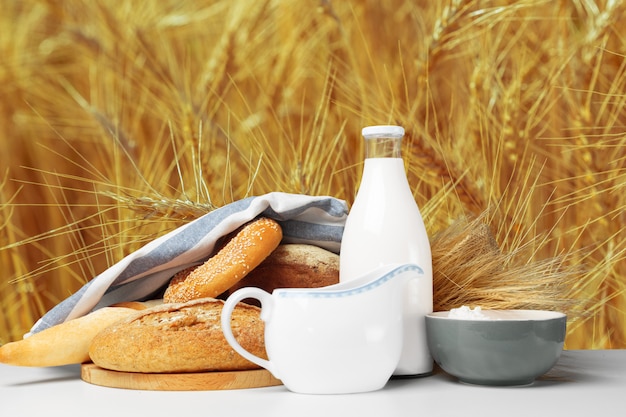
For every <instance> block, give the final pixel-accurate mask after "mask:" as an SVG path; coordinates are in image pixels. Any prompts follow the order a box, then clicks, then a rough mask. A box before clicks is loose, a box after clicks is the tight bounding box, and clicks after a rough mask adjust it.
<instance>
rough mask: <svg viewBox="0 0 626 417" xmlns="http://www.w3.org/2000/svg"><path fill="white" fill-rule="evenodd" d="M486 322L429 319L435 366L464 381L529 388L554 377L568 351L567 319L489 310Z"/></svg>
mask: <svg viewBox="0 0 626 417" xmlns="http://www.w3.org/2000/svg"><path fill="white" fill-rule="evenodd" d="M482 313H483V315H484V316H486V319H484V318H480V319H476V318H471V319H468V318H453V317H448V315H449V312H447V311H443V312H437V313H431V314H428V315H427V316H426V334H427V338H428V347H429V349H430V353H431V355H432V356H433V359H434V360H435V362H436V363H437V364H438V365H439V366H440V367H441V368H442V369H443V370H444V371H445V372H447V373H449V374H450V375H453V376H455V377H457V378H458V379H459V380H460V381H462V382H465V383H469V384H478V385H501V386H511V385H528V384H531V383H533V382H534V381H535V379H536V378H537V377H539V376H541V375H543V374H545V373H546V372H548V371H549V370H550V369H551V368H552V367H553V366H554V365H555V363H556V361H557V360H558V358H559V356H560V355H561V352H562V351H563V342H564V341H565V330H566V321H567V320H566V319H567V318H566V316H565V314H563V313H559V312H553V311H542V310H483V311H482Z"/></svg>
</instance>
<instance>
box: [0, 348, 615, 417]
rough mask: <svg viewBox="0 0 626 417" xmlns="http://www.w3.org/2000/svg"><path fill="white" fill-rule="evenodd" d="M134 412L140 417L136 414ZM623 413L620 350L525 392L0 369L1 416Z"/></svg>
mask: <svg viewBox="0 0 626 417" xmlns="http://www.w3.org/2000/svg"><path fill="white" fill-rule="evenodd" d="M137 413H141V414H137ZM129 415H141V416H148V417H155V416H168V417H185V416H247V417H256V416H274V417H280V416H309V415H311V416H313V415H315V416H323V417H331V416H336V415H344V416H346V417H353V416H354V417H359V416H381V417H395V416H429V417H431V416H432V417H435V416H453V417H473V416H480V417H486V416H518V415H519V416H531V415H532V416H555V417H556V416H596V415H603V416H622V415H626V350H576V351H564V352H563V354H562V356H561V358H560V360H559V362H558V363H557V365H556V366H555V367H554V368H553V369H552V370H551V371H550V372H549V373H548V374H547V375H545V376H544V377H542V378H540V379H538V380H537V381H535V383H534V384H533V385H531V386H527V387H508V388H503V387H481V386H471V385H466V384H462V383H459V382H457V380H456V379H454V378H452V377H450V376H449V375H447V374H445V373H443V372H442V371H441V370H438V371H436V372H435V373H434V374H433V375H431V376H428V377H423V378H413V379H392V380H391V381H389V382H388V383H387V385H386V386H385V388H384V389H382V390H379V391H375V392H370V393H364V394H351V395H303V394H294V393H292V392H289V391H287V390H286V389H285V387H283V386H277V387H267V388H255V389H245V390H228V391H184V392H181V391H139V390H125V389H118V388H107V387H100V386H96V385H91V384H88V383H86V382H84V381H82V380H81V379H80V367H79V366H63V367H54V368H24V367H14V366H7V365H0V416H2V417H4V416H45V417H50V416H89V417H97V416H109V417H112V416H115V417H124V416H129Z"/></svg>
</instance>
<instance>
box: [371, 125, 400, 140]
mask: <svg viewBox="0 0 626 417" xmlns="http://www.w3.org/2000/svg"><path fill="white" fill-rule="evenodd" d="M361 134H362V135H363V137H364V138H365V139H373V138H401V137H403V136H404V128H403V127H402V126H392V125H384V126H367V127H364V128H363V130H361Z"/></svg>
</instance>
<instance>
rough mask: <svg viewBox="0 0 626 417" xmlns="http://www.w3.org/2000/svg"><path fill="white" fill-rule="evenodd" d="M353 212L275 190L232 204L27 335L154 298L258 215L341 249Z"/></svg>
mask: <svg viewBox="0 0 626 417" xmlns="http://www.w3.org/2000/svg"><path fill="white" fill-rule="evenodd" d="M347 215H348V208H347V205H346V203H345V202H344V201H343V200H338V199H336V198H333V197H328V196H309V195H302V194H288V193H280V192H273V193H269V194H265V195H261V196H255V197H248V198H245V199H242V200H238V201H235V202H233V203H231V204H227V205H225V206H223V207H221V208H218V209H216V210H214V211H211V212H209V213H207V214H206V215H204V216H202V217H199V218H198V219H196V220H194V221H192V222H190V223H187V224H185V225H183V226H181V227H179V228H177V229H175V230H173V231H171V232H169V233H167V234H165V235H163V236H161V237H159V238H157V239H155V240H153V241H151V242H149V243H148V244H146V245H145V246H143V247H142V248H140V249H138V250H137V251H135V252H133V253H131V254H129V255H128V256H126V257H125V258H123V259H122V260H120V261H119V262H117V263H116V264H114V265H112V266H111V267H109V268H108V269H106V270H105V271H104V272H102V273H101V274H99V275H97V276H96V277H95V278H93V279H92V280H90V281H89V282H87V283H86V284H85V285H84V286H83V287H82V288H80V289H79V290H78V291H77V292H76V293H74V294H72V295H71V296H70V297H68V298H66V299H65V300H63V301H62V302H61V303H59V304H58V305H56V306H55V307H54V308H52V309H51V310H50V311H48V312H47V313H46V314H45V315H44V316H43V317H42V318H41V319H39V320H38V321H37V323H35V324H34V325H33V327H32V328H31V330H30V332H29V333H28V334H26V335H25V337H28V336H29V335H31V334H34V333H37V332H40V331H42V330H44V329H47V328H49V327H51V326H54V325H56V324H59V323H63V322H65V321H67V320H71V319H74V318H77V317H81V316H83V315H85V314H87V313H89V312H91V311H93V310H97V309H98V308H102V307H106V306H109V305H112V304H115V303H118V302H122V301H137V300H148V299H150V298H151V297H153V296H154V295H155V294H157V293H159V292H160V290H161V289H162V288H163V287H164V286H165V285H167V283H168V282H169V280H170V278H171V277H172V276H173V275H174V274H175V273H176V272H178V271H180V270H182V269H184V268H187V267H190V266H193V265H200V264H201V263H203V262H204V261H206V259H208V257H209V256H210V255H211V253H212V252H213V249H214V247H215V244H216V242H217V241H218V240H219V239H220V238H221V237H222V236H225V235H227V234H229V233H231V232H233V231H234V230H236V229H237V228H238V227H240V226H242V225H243V224H245V223H247V222H248V221H250V220H253V219H254V218H256V217H258V216H265V217H270V218H272V219H274V220H276V221H277V222H278V223H279V224H280V225H281V227H282V229H283V243H307V244H312V245H317V246H319V247H322V248H324V249H327V250H330V251H332V252H335V253H339V247H340V244H341V236H342V234H343V226H344V224H345V220H346V217H347ZM153 298H154V297H153Z"/></svg>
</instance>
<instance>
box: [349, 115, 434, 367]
mask: <svg viewBox="0 0 626 417" xmlns="http://www.w3.org/2000/svg"><path fill="white" fill-rule="evenodd" d="M362 135H363V137H364V139H365V164H364V168H363V175H362V178H361V185H360V186H359V190H358V192H357V195H356V198H355V200H354V204H353V205H352V208H351V209H350V212H349V214H348V218H347V220H346V224H345V229H344V233H343V238H342V241H341V252H340V257H339V279H340V281H341V282H344V281H348V280H351V279H354V278H358V277H360V276H362V275H364V274H366V273H368V272H370V271H371V270H373V269H375V268H377V267H379V266H382V265H385V264H389V263H415V264H417V265H419V266H420V267H421V268H422V269H423V270H424V276H423V277H420V278H419V279H417V280H412V281H411V283H410V284H408V288H407V289H406V291H405V301H404V302H405V306H404V344H403V350H402V356H401V358H400V363H399V364H398V367H397V368H396V371H395V373H394V375H407V376H408V375H422V374H428V373H430V372H432V369H433V360H432V357H431V356H430V353H429V351H428V345H427V341H426V328H425V319H424V315H426V314H428V313H431V312H432V311H433V289H432V285H433V284H432V258H431V250H430V243H429V241H428V236H427V234H426V227H425V226H424V221H423V220H422V215H421V213H420V211H419V208H418V206H417V204H416V202H415V199H414V198H413V194H412V192H411V189H410V187H409V182H408V180H407V177H406V172H405V168H404V161H403V159H402V154H401V143H402V138H403V137H404V129H403V128H402V127H400V126H368V127H365V128H363V131H362Z"/></svg>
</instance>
